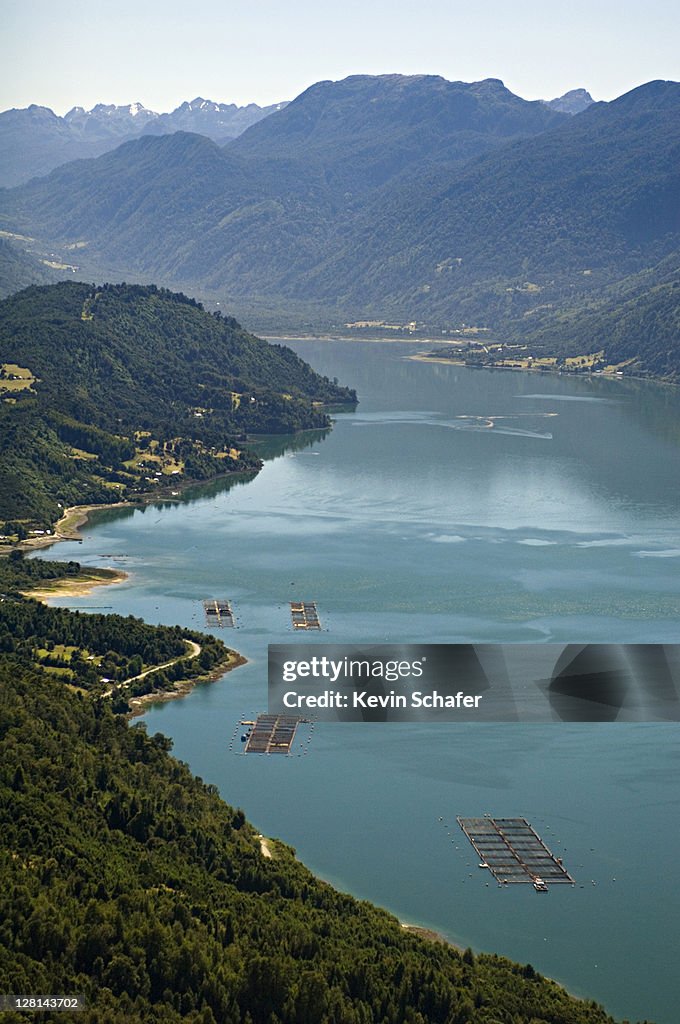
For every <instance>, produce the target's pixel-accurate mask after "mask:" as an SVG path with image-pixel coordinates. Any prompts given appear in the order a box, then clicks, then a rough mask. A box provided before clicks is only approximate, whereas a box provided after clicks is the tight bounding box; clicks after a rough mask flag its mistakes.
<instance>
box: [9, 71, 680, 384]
mask: <svg viewBox="0 0 680 1024" xmlns="http://www.w3.org/2000/svg"><path fill="white" fill-rule="evenodd" d="M577 93H578V91H577ZM562 99H564V100H565V103H566V105H567V106H569V103H570V102H571V100H569V94H568V95H567V97H563V98H562ZM571 99H572V100H574V99H575V102H576V103H577V104H578V101H579V99H580V101H581V102H584V97H583V96H580V97H579V95H578V94H577V95H576V97H575V98H574V97H573V96H572V98H571ZM555 105H556V102H555V101H551V103H550V104H546V103H544V102H542V101H536V102H529V101H526V100H523V99H521V98H520V97H518V96H515V95H513V94H512V93H511V92H510V91H509V90H508V89H506V88H505V86H504V85H503V83H502V82H500V81H499V80H497V79H486V80H485V81H482V82H476V83H462V82H447V81H446V80H445V79H442V78H439V77H437V76H426V75H420V76H401V75H385V76H377V77H376V76H362V75H357V76H352V77H350V78H347V79H345V80H343V81H341V82H319V83H317V84H316V85H314V86H312V87H311V88H310V89H307V90H306V91H305V92H304V93H302V94H301V95H300V96H299V97H297V98H296V99H295V100H294V101H293V102H291V103H290V104H288V105H287V106H286V107H285V108H283V109H281V110H279V111H277V112H276V113H274V114H272V115H271V116H270V117H267V118H265V119H263V120H260V121H259V122H258V123H256V124H254V125H252V126H251V127H250V128H248V129H247V130H246V131H245V132H243V133H242V134H241V135H240V136H239V137H238V138H236V139H234V140H232V141H231V142H228V143H227V144H226V145H224V146H220V145H218V144H216V143H215V142H214V141H212V140H210V139H208V138H206V137H205V136H201V135H197V134H190V133H185V132H178V133H175V134H173V135H169V136H163V137H153V136H148V135H147V136H144V137H142V138H140V139H137V140H133V141H131V142H127V143H125V144H124V145H122V146H120V147H118V148H117V149H116V150H114V151H113V152H109V153H106V154H105V155H103V156H101V157H99V158H98V159H94V160H88V161H80V162H77V163H72V164H68V165H65V166H62V167H60V168H57V169H56V170H55V171H53V172H52V173H51V174H50V175H49V176H48V177H47V178H44V179H41V180H36V181H33V182H31V183H29V184H27V185H25V186H23V187H21V188H17V189H13V190H10V191H7V190H5V191H3V192H2V193H0V223H1V224H2V226H3V227H6V228H7V230H8V231H11V232H15V233H17V234H21V235H24V236H30V237H33V238H34V239H36V240H37V242H36V243H33V245H34V247H35V246H36V245H38V246H39V245H42V246H43V248H45V249H46V251H53V250H54V251H58V252H60V253H61V254H62V256H61V258H62V259H63V260H64V261H65V262H70V261H72V262H73V263H74V265H77V267H78V270H77V273H79V274H87V276H89V277H93V276H99V277H103V276H106V277H107V278H109V279H114V280H115V279H118V280H120V279H121V278H126V279H128V280H130V279H136V280H144V279H146V280H148V279H154V280H156V281H158V282H159V283H162V284H164V285H167V286H172V287H181V288H182V289H184V290H190V291H192V292H194V293H197V294H199V295H200V296H201V297H205V298H213V299H215V300H217V299H219V300H220V301H221V302H222V303H225V302H228V303H230V304H231V305H232V306H234V304H235V306H236V309H237V310H238V313H239V315H240V316H244V315H246V314H247V315H248V318H249V322H253V316H254V318H255V323H256V324H258V323H260V324H261V322H262V320H263V319H266V317H267V316H269V317H270V322H271V323H272V324H274V323H276V320H277V318H278V317H279V316H281V315H283V314H285V315H286V316H288V317H291V316H292V317H293V318H295V317H296V316H297V318H298V322H300V321H301V320H306V321H312V322H317V323H320V322H323V323H325V324H329V323H333V322H335V323H337V322H343V321H345V320H357V319H361V318H370V319H395V318H396V319H397V320H398V321H400V322H405V323H408V322H413V321H416V322H417V323H418V324H419V325H423V326H424V327H426V328H427V329H429V330H436V331H437V332H440V331H445V332H448V331H450V330H458V329H461V328H462V327H463V326H465V325H476V326H484V327H486V328H488V329H491V330H492V331H494V332H497V333H500V334H502V335H504V336H506V337H508V338H511V339H524V338H525V337H526V336H527V335H528V334H531V335H532V337H534V338H535V339H536V340H539V339H542V343H544V344H550V338H551V337H552V336H553V335H554V337H556V338H557V337H558V336H559V344H560V345H561V346H562V347H563V348H564V349H565V350H567V349H570V348H571V349H574V350H576V351H583V350H584V346H585V348H587V346H588V345H589V344H590V342H589V334H590V333H592V330H593V329H594V323H593V317H597V316H599V315H600V313H601V314H602V316H604V320H603V321H602V323H605V322H606V321H607V320H609V319H610V317H611V315H612V314H611V310H612V308H614V309H615V308H616V303H617V301H619V299H620V298H621V297H622V296H623V295H624V294H625V295H626V296H628V298H627V299H626V301H629V299H630V294H631V292H630V287H632V289H633V292H634V293H635V295H637V296H638V298H639V297H640V292H639V289H640V287H642V288H643V290H644V291H645V294H646V295H647V300H646V301H648V302H649V303H650V304H651V305H650V308H653V307H654V303H655V302H656V301H657V298H658V297H659V295H660V294H661V293H659V292H658V291H657V289H658V287H659V286H661V285H663V287H664V288H666V287H668V286H672V285H673V283H674V281H675V279H676V278H677V276H678V268H679V267H680V261H679V260H678V252H679V251H680V202H679V201H678V197H679V196H680V164H679V162H678V155H679V154H680V85H678V83H674V82H662V81H657V82H650V83H647V84H646V85H643V86H640V87H639V88H637V89H634V90H632V91H631V92H629V93H627V94H626V95H624V96H622V97H619V98H618V99H617V100H614V101H612V102H610V103H588V105H587V106H585V107H584V108H582V109H581V110H580V112H578V113H576V114H568V113H565V112H564V111H560V110H559V109H554V107H555ZM669 275H670V276H669ZM634 280H636V281H637V283H636V284H635V285H634V286H630V287H629V284H630V282H632V281H634ZM626 282H629V284H626ZM664 294H665V293H664ZM612 303H613V307H612ZM586 304H587V305H588V308H589V317H588V318H586V319H585V320H584V319H583V317H579V315H578V314H579V313H580V311H582V310H583V309H584V308H585V305H586ZM662 306H663V309H662V313H661V320H660V321H659V324H660V327H659V329H658V330H657V337H656V341H655V351H656V352H657V353H658V352H659V351H660V350H661V349H662V348H663V347H664V346H666V347H670V348H671V349H672V348H673V344H674V342H673V338H674V335H673V323H672V317H670V316H669V315H668V304H667V303H665V302H664V303H662ZM597 310H599V311H600V313H598V312H597ZM251 313H252V314H253V315H252V316H251ZM258 318H259V319H258ZM634 319H635V318H633V319H631V320H630V323H631V324H632V323H633V322H634ZM598 323H599V321H598ZM558 325H559V326H560V328H561V330H560V331H556V330H555V328H556V327H557V326H558ZM600 326H601V324H600ZM598 330H599V328H598ZM631 330H632V328H631ZM565 331H566V333H565ZM619 340H620V344H621V345H623V347H624V348H626V350H628V349H629V348H630V345H631V344H632V343H633V339H631V338H630V337H628V336H626V337H621V338H620V339H619ZM636 343H637V346H638V355H639V356H640V358H639V359H638V365H637V367H636V368H638V369H641V370H643V371H644V370H645V369H646V370H647V371H648V372H652V371H653V370H654V369H655V366H654V365H652V363H650V362H649V360H648V361H647V363H646V364H645V354H644V352H643V349H644V344H645V339H644V338H638V339H637V342H636ZM667 363H668V364H669V365H671V364H673V365H675V363H678V364H679V365H680V357H676V356H671V358H670V360H667ZM672 372H675V371H672Z"/></svg>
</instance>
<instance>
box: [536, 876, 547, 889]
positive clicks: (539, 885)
mask: <svg viewBox="0 0 680 1024" xmlns="http://www.w3.org/2000/svg"><path fill="white" fill-rule="evenodd" d="M534 889H535V890H536V892H547V891H548V886H547V885H546V883H545V882H544V881H543V879H542V878H539V877H538V875H537V876H536V877H535V878H534Z"/></svg>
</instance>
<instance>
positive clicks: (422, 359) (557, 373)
mask: <svg viewBox="0 0 680 1024" xmlns="http://www.w3.org/2000/svg"><path fill="white" fill-rule="evenodd" d="M404 358H405V359H411V360H413V362H415V363H440V364H441V365H443V366H463V367H465V368H466V369H468V370H509V371H511V372H514V373H545V374H548V375H550V376H553V377H573V378H574V379H576V380H578V379H579V378H581V379H583V378H585V379H587V380H599V379H602V380H617V381H629V380H637V381H643V382H645V383H647V384H661V385H664V386H665V387H670V388H677V387H679V386H680V385H679V384H678V383H676V382H675V381H672V380H667V379H666V378H665V377H651V376H650V377H641V376H639V375H637V374H634V373H622V374H619V373H616V372H614V373H606V372H605V371H604V370H602V371H601V372H599V373H595V372H588V371H584V370H579V372H578V373H575V372H573V371H571V370H566V369H565V368H564V367H559V369H558V368H556V367H551V366H503V365H502V364H500V363H467V362H466V361H465V360H464V359H455V358H448V359H447V358H446V357H445V356H428V355H425V354H424V353H421V352H415V353H414V354H413V355H410V356H404Z"/></svg>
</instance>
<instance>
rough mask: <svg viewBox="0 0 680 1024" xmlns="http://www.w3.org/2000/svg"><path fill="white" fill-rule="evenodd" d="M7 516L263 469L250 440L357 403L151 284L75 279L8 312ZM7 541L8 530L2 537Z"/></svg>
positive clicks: (3, 308) (3, 324) (2, 468)
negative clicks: (332, 406)
mask: <svg viewBox="0 0 680 1024" xmlns="http://www.w3.org/2000/svg"><path fill="white" fill-rule="evenodd" d="M0 364H1V370H0V396H2V401H0V451H1V452H2V461H1V462H0V495H1V498H0V519H3V520H11V521H12V522H13V526H16V525H17V523H18V524H19V532H21V529H22V527H21V523H20V521H21V520H24V521H26V522H28V523H34V524H35V523H37V524H39V525H41V526H45V525H49V524H50V523H52V522H54V521H55V519H57V518H59V515H60V509H61V507H63V506H69V505H72V504H84V503H88V502H94V503H99V502H107V501H111V500H120V499H123V498H126V497H130V496H134V495H135V494H139V493H142V492H150V491H151V492H153V491H154V490H159V489H162V487H163V485H167V486H169V485H174V486H177V485H178V484H179V483H180V482H181V481H182V480H185V479H193V480H202V479H207V478H210V477H213V476H216V475H221V474H224V473H233V472H245V471H256V470H257V469H258V468H259V465H260V460H259V459H258V458H257V457H256V456H255V455H254V454H253V453H252V452H250V451H249V450H248V449H247V447H246V446H245V442H246V441H247V436H248V434H250V433H253V432H259V433H289V432H293V431H295V430H300V429H304V428H309V427H324V426H327V425H328V423H329V420H328V416H327V414H326V413H325V412H323V411H322V410H321V408H320V406H321V405H322V404H328V403H333V402H347V401H354V400H356V396H355V395H354V394H353V392H350V391H348V390H347V389H345V388H341V387H338V386H336V385H334V384H332V383H331V382H330V381H328V380H327V379H325V378H322V377H320V376H319V375H318V374H316V373H314V372H313V371H312V370H311V369H310V367H309V366H307V364H306V363H304V362H303V361H302V360H301V359H299V358H298V356H296V355H295V354H294V353H293V352H292V351H291V350H290V349H287V348H285V347H283V346H280V345H268V344H267V343H266V342H264V341H261V340H260V339H258V338H255V337H253V336H252V335H250V334H248V333H247V332H246V331H244V330H243V328H242V327H241V326H240V325H239V324H238V323H237V322H236V321H235V320H234V319H232V318H230V317H222V316H221V315H220V314H215V315H210V314H208V313H206V312H205V311H204V310H203V309H202V307H201V306H200V305H199V304H198V303H196V302H195V301H194V300H193V299H188V298H186V296H183V295H177V294H173V293H170V292H167V291H163V290H159V289H157V288H155V287H154V286H145V287H142V286H132V285H116V286H109V285H103V286H102V287H95V286H93V285H87V284H80V283H75V282H69V283H61V284H57V285H54V286H49V287H45V288H39V287H34V288H29V289H27V290H26V291H24V292H21V293H19V294H18V295H15V296H12V297H11V298H9V299H7V300H5V302H3V303H2V304H0ZM5 532H7V530H6V531H5Z"/></svg>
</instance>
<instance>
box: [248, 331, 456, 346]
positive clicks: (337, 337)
mask: <svg viewBox="0 0 680 1024" xmlns="http://www.w3.org/2000/svg"><path fill="white" fill-rule="evenodd" d="M258 337H259V338H264V340H265V341H276V342H286V341H349V342H353V341H366V342H369V343H370V344H372V345H381V344H382V343H383V342H384V343H385V344H387V345H393V344H395V343H396V342H401V344H402V345H441V343H442V342H441V338H413V337H403V338H402V337H397V338H376V337H371V338H359V337H354V336H353V335H349V334H330V333H329V332H324V333H323V334H302V333H300V334H258ZM461 344H462V342H461Z"/></svg>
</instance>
